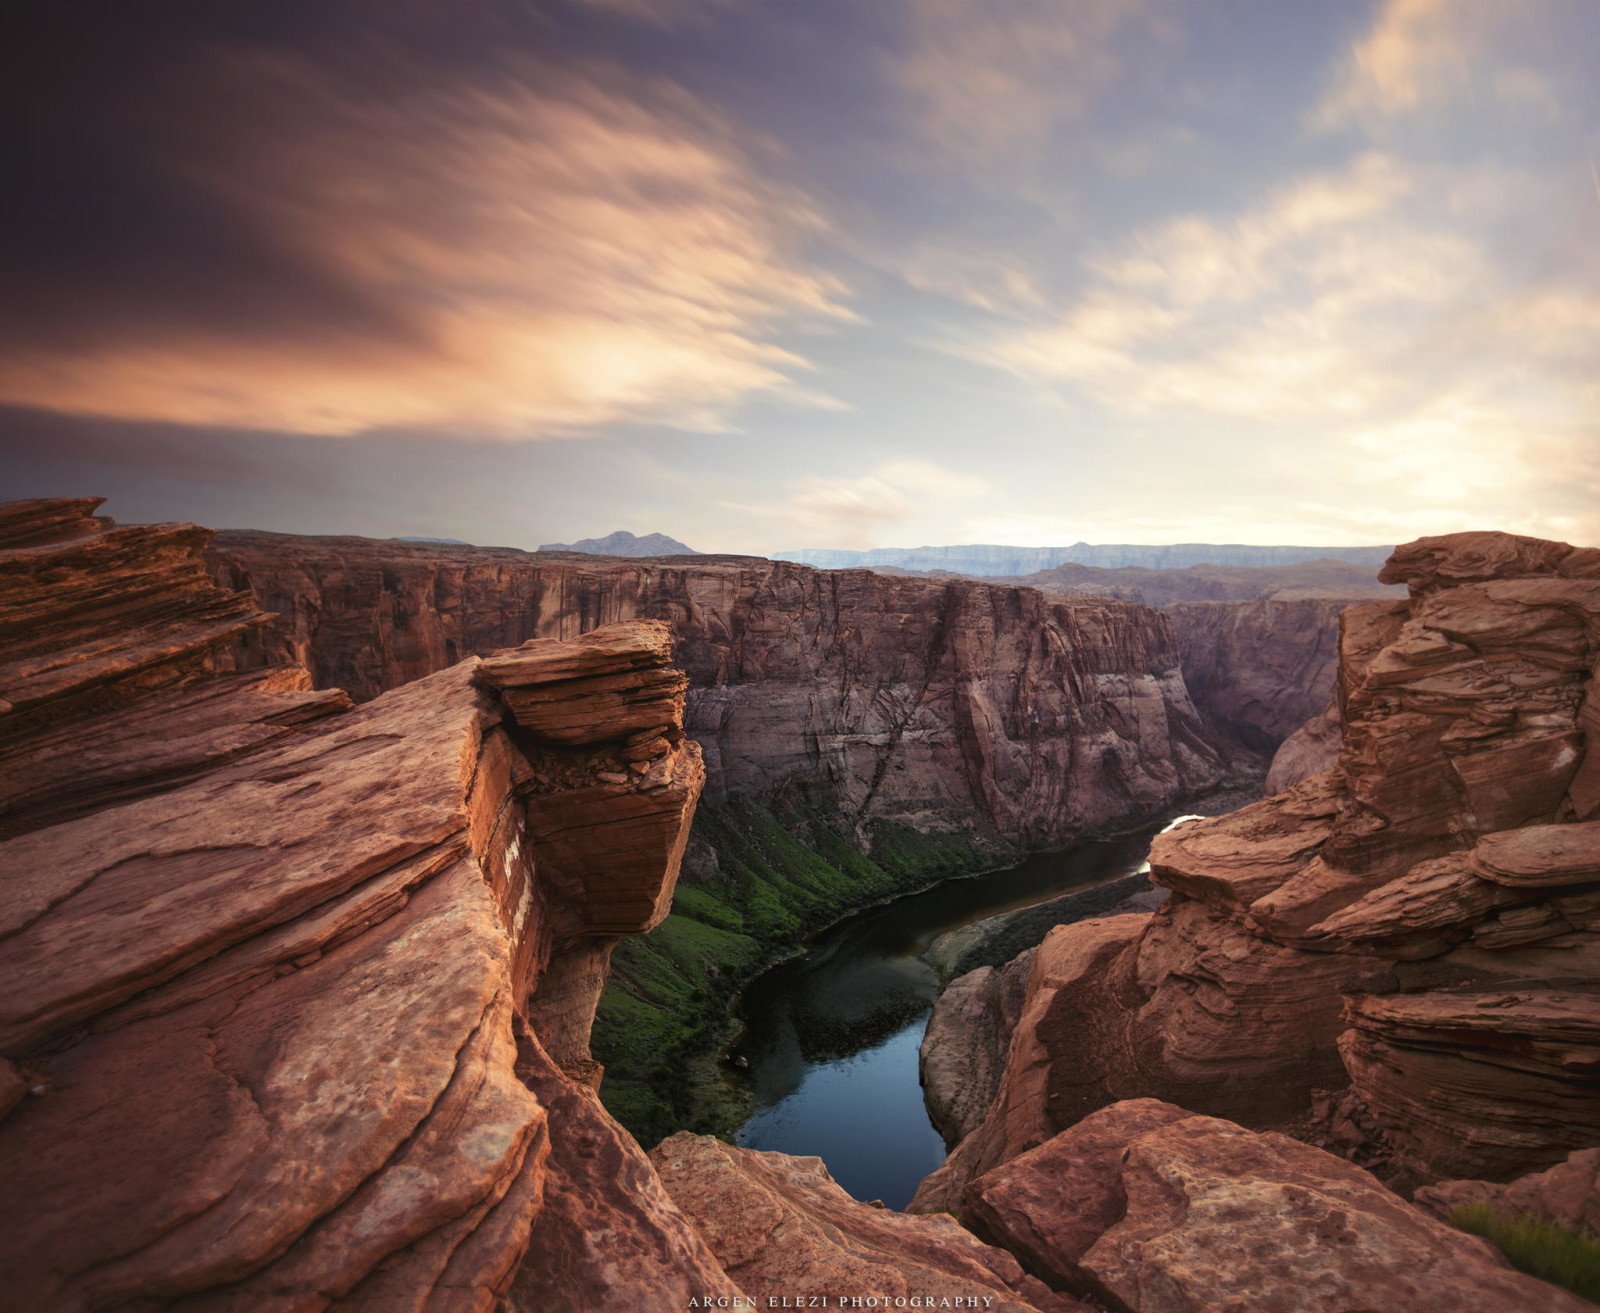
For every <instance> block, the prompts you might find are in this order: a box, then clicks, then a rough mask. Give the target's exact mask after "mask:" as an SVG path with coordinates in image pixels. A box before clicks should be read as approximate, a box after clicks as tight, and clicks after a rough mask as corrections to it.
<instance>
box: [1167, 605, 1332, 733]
mask: <svg viewBox="0 0 1600 1313" xmlns="http://www.w3.org/2000/svg"><path fill="white" fill-rule="evenodd" d="M1349 605H1350V599H1348V598H1333V599H1303V600H1299V601H1256V602H1188V603H1181V604H1179V605H1176V606H1170V607H1168V608H1167V614H1168V615H1169V616H1171V617H1172V623H1173V627H1174V628H1175V629H1176V630H1177V633H1178V655H1179V659H1180V661H1181V663H1182V667H1183V680H1184V685H1185V687H1187V688H1188V690H1189V696H1190V698H1191V699H1193V701H1194V704H1195V706H1196V707H1198V708H1199V709H1200V710H1201V711H1202V712H1203V713H1204V714H1205V715H1206V716H1208V717H1209V718H1210V720H1211V722H1212V724H1213V725H1215V726H1216V727H1217V728H1218V730H1219V731H1220V733H1218V734H1217V735H1215V736H1214V737H1216V738H1217V739H1218V740H1222V741H1225V740H1226V739H1228V738H1231V739H1232V740H1234V741H1236V742H1238V743H1239V744H1241V745H1242V746H1244V747H1246V748H1251V749H1254V750H1256V751H1258V752H1270V751H1272V750H1273V749H1276V748H1277V747H1278V745H1279V744H1281V743H1282V742H1283V741H1284V740H1285V739H1287V738H1289V737H1290V736H1291V735H1293V734H1295V733H1296V732H1297V731H1298V730H1300V729H1301V727H1302V726H1303V725H1305V723H1306V722H1307V721H1309V720H1311V719H1312V718H1313V717H1314V716H1316V715H1317V714H1318V713H1319V712H1320V711H1322V710H1323V709H1324V708H1325V707H1326V706H1327V705H1328V701H1329V699H1330V698H1331V697H1332V695H1333V689H1334V682H1335V679H1336V678H1337V675H1338V667H1339V619H1338V617H1339V613H1340V612H1341V611H1343V610H1344V609H1345V607H1347V606H1349Z"/></svg>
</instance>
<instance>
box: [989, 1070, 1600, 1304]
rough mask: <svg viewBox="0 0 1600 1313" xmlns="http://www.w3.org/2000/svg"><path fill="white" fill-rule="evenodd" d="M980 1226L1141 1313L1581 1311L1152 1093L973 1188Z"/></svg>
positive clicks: (1358, 1188)
mask: <svg viewBox="0 0 1600 1313" xmlns="http://www.w3.org/2000/svg"><path fill="white" fill-rule="evenodd" d="M968 1193H969V1197H970V1205H969V1213H970V1215H971V1216H972V1217H973V1219H974V1224H975V1225H976V1226H977V1227H978V1229H979V1230H980V1232H981V1233H982V1234H984V1235H986V1236H988V1237H989V1238H990V1239H991V1240H993V1241H996V1242H997V1243H1001V1244H1004V1245H1006V1246H1007V1247H1008V1248H1010V1249H1012V1250H1013V1251H1014V1252H1015V1253H1017V1254H1018V1256H1019V1257H1022V1258H1024V1260H1025V1261H1026V1263H1027V1264H1028V1266H1029V1267H1030V1268H1031V1269H1032V1270H1033V1271H1034V1272H1035V1273H1037V1274H1038V1275H1040V1276H1043V1277H1046V1278H1048V1279H1049V1280H1050V1281H1051V1282H1052V1283H1053V1284H1055V1285H1056V1286H1057V1287H1058V1288H1061V1289H1064V1290H1068V1291H1075V1292H1077V1293H1079V1294H1082V1295H1084V1296H1086V1297H1092V1298H1095V1299H1097V1300H1099V1301H1102V1302H1104V1303H1105V1304H1106V1305H1107V1306H1109V1307H1112V1308H1119V1309H1131V1310H1135V1311H1136V1313H1236V1311H1237V1310H1243V1309H1268V1308H1270V1309H1273V1310H1275V1311H1281V1313H1324V1311H1325V1310H1328V1309H1350V1310H1357V1309H1360V1310H1366V1309H1387V1308H1404V1309H1419V1310H1432V1311H1433V1313H1457V1310H1460V1309H1463V1308H1471V1309H1473V1310H1476V1311H1477V1313H1527V1311H1528V1310H1535V1309H1536V1310H1539V1313H1581V1310H1584V1309H1587V1308H1590V1307H1592V1306H1591V1305H1590V1304H1589V1303H1588V1302H1587V1301H1585V1300H1582V1299H1579V1298H1578V1297H1577V1296H1575V1295H1571V1294H1568V1293H1567V1292H1566V1291H1564V1290H1560V1289H1557V1288H1556V1287H1554V1286H1551V1285H1547V1284H1546V1283H1544V1282H1542V1281H1538V1280H1536V1279H1534V1278H1533V1277H1530V1276H1525V1275H1523V1274H1522V1273H1520V1272H1516V1271H1513V1270H1512V1269H1511V1267H1510V1265H1509V1264H1508V1263H1507V1262H1506V1261H1505V1260H1504V1259H1503V1258H1502V1257H1501V1256H1500V1255H1499V1254H1498V1253H1497V1252H1496V1251H1495V1250H1494V1249H1493V1248H1492V1247H1491V1246H1490V1245H1489V1244H1487V1243H1486V1242H1484V1241H1482V1240H1478V1239H1476V1238H1474V1237H1472V1236H1468V1235H1464V1234H1462V1233H1461V1232H1459V1231H1456V1230H1454V1229H1453V1228H1451V1227H1449V1226H1447V1225H1444V1224H1443V1223H1441V1222H1440V1221H1438V1220H1436V1219H1435V1218H1434V1217H1432V1216H1429V1215H1428V1214H1427V1213H1426V1212H1424V1211H1423V1210H1422V1209H1419V1208H1415V1207H1412V1206H1411V1205H1409V1204H1407V1203H1406V1202H1405V1201H1403V1200H1402V1199H1400V1198H1399V1197H1398V1196H1397V1195H1395V1194H1393V1193H1392V1192H1391V1191H1389V1190H1388V1189H1386V1188H1385V1187H1384V1186H1382V1185H1381V1184H1380V1183H1379V1182H1378V1181H1377V1180H1376V1179H1375V1178H1373V1177H1372V1176H1371V1175H1369V1174H1368V1173H1367V1172H1365V1171H1363V1170H1361V1169H1360V1168H1359V1167H1356V1166H1353V1165H1352V1164H1350V1163H1347V1162H1344V1161H1342V1160H1341V1159H1338V1158H1335V1157H1334V1156H1332V1155H1331V1154H1328V1153H1324V1152H1323V1151H1321V1150H1320V1149H1314V1148H1312V1147H1311V1146H1309V1145H1305V1144H1301V1143H1299V1142H1298V1141H1295V1140H1292V1139H1289V1138H1288V1137H1287V1136H1284V1135H1275V1134H1264V1135H1263V1134H1258V1133H1256V1132H1253V1131H1249V1130H1246V1129H1244V1128H1243V1127H1240V1126H1236V1125H1234V1124H1232V1123H1231V1122H1226V1121H1221V1120H1219V1119H1217V1118H1213V1117H1197V1116H1192V1115H1191V1114H1189V1113H1188V1112H1186V1111H1184V1110H1183V1109H1182V1108H1178V1107H1174V1106H1173V1105H1171V1104H1166V1103H1161V1102H1158V1101H1156V1100H1153V1099H1139V1100H1134V1101H1131V1102H1128V1103H1118V1104H1115V1105H1113V1106H1111V1107H1109V1108H1106V1109H1103V1110H1102V1111H1100V1112H1097V1113H1095V1114H1093V1115H1092V1116H1090V1117H1088V1118H1086V1119H1085V1120H1084V1121H1082V1122H1081V1123H1079V1124H1078V1125H1077V1126H1075V1127H1073V1128H1072V1129H1071V1130H1068V1131H1064V1132H1062V1133H1061V1134H1060V1135H1058V1136H1056V1137H1055V1138H1053V1139H1052V1140H1050V1141H1048V1142H1047V1143H1046V1144H1043V1145H1041V1146H1039V1147H1038V1148H1036V1149H1034V1150H1032V1151H1031V1152H1029V1153H1026V1154H1023V1155H1022V1156H1021V1157H1019V1158H1017V1159H1015V1160H1013V1161H1012V1162H1010V1163H1007V1164H1006V1165H1005V1166H1003V1167H1000V1168H997V1169H996V1170H994V1171H992V1172H990V1173H988V1174H987V1175H986V1176H983V1177H980V1178H979V1179H978V1180H976V1181H974V1182H973V1183H972V1185H971V1186H970V1187H969V1191H968Z"/></svg>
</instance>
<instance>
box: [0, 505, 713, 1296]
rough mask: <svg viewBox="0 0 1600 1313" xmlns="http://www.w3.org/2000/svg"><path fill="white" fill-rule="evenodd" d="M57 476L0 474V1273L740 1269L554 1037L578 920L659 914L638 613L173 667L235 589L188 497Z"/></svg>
mask: <svg viewBox="0 0 1600 1313" xmlns="http://www.w3.org/2000/svg"><path fill="white" fill-rule="evenodd" d="M94 506H95V502H94V501H92V500H84V501H76V502H74V501H46V502H35V503H23V504H20V505H12V506H9V507H5V508H0V677H3V681H4V682H3V685H0V687H3V688H4V693H5V699H6V700H5V703H4V704H3V706H0V744H3V745H4V750H5V752H6V763H7V769H6V774H5V788H6V794H7V798H6V802H7V806H6V812H5V815H6V823H7V827H8V836H9V837H7V838H6V839H5V840H4V842H0V869H3V870H4V871H5V879H6V887H7V899H6V904H5V911H4V913H3V921H0V936H3V937H4V938H5V941H6V951H5V953H4V954H3V955H0V1000H3V1001H0V1177H3V1178H4V1179H5V1181H6V1183H7V1188H6V1190H5V1191H4V1192H3V1198H0V1281H3V1283H4V1287H5V1290H6V1298H7V1299H8V1300H10V1301H13V1302H14V1304H15V1306H16V1307H18V1308H27V1309H30V1310H40V1311H41V1313H46V1311H51V1313H53V1311H55V1310H73V1311H87V1310H100V1309H111V1308H130V1307H139V1308H154V1307H160V1308H193V1309H200V1308H207V1309H238V1310H241V1311H242V1310H247V1309H248V1310H254V1309H260V1308H268V1307H270V1308H275V1309H284V1310H290V1309H305V1310H321V1309H329V1308H338V1309H373V1310H383V1311H384V1313H391V1311H392V1310H396V1309H402V1308H403V1309H412V1310H444V1309H450V1310H466V1309H474V1310H487V1309H489V1308H499V1309H501V1310H505V1311H506V1313H515V1311H517V1310H523V1309H526V1310H530V1311H531V1310H538V1311H539V1313H551V1311H552V1310H561V1309H567V1308H573V1309H576V1308H580V1307H581V1308H585V1309H590V1310H593V1309H613V1310H617V1311H618V1313H621V1310H631V1309H638V1308H643V1307H650V1306H652V1304H655V1303H657V1302H659V1301H666V1302H668V1303H670V1304H672V1305H673V1306H675V1307H683V1306H685V1304H686V1301H687V1300H688V1299H689V1298H690V1296H691V1295H696V1294H711V1295H713V1296H717V1295H730V1296H731V1295H734V1294H737V1293H738V1292H737V1288H736V1287H735V1286H733V1284H732V1283H731V1282H729V1281H728V1279H727V1278H726V1276H725V1275H724V1274H723V1272H722V1270H721V1268H720V1266H719V1265H718V1263H717V1262H716V1260H715V1258H714V1256H713V1255H712V1254H711V1253H710V1251H709V1250H708V1249H707V1248H706V1246H705V1245H704V1243H703V1241H702V1240H701V1239H700V1237H699V1234H698V1233H697V1232H696V1231H695V1230H694V1228H693V1227H692V1226H691V1225H690V1224H689V1223H688V1221H687V1219H685V1218H684V1216H683V1215H682V1214H681V1212H679V1210H678V1209H677V1208H676V1207H675V1206H674V1205H673V1204H672V1202H671V1200H670V1198H669V1197H668V1196H667V1194H666V1192H665V1191H664V1190H663V1189H662V1188H661V1185H660V1182H659V1180H658V1178H657V1177H656V1175H655V1173H654V1171H653V1170H652V1169H651V1168H650V1166H649V1163H648V1162H647V1161H646V1160H645V1158H644V1156H643V1154H642V1153H641V1151H640V1150H639V1148H638V1146H637V1145H636V1144H635V1143H634V1142H633V1141H632V1140H631V1139H629V1138H628V1137H627V1136H626V1135H625V1134H624V1133H623V1132H621V1131H620V1129H619V1128H617V1127H616V1125H615V1124H614V1123H613V1122H612V1121H611V1120H610V1118H609V1117H607V1116H606V1114H605V1113H604V1111H603V1110H602V1109H601V1107H600V1105H599V1103H598V1101H597V1100H596V1099H595V1097H594V1095H593V1092H592V1085H593V1084H594V1082H595V1080H596V1078H597V1076H598V1072H597V1071H596V1069H595V1067H594V1065H593V1063H592V1062H591V1061H590V1060H589V1058H588V1053H587V1045H586V1038H587V1032H588V1025H589V1020H590V1018H591V1017H592V1015H593V1011H594V1003H595V998H596V995H597V993H598V990H599V987H600V985H601V984H602V983H603V978H604V972H605V958H606V956H607V954H608V952H609V950H610V947H611V945H612V944H614V943H615V942H616V940H617V938H618V937H620V936H623V935H628V934H634V933H637V932H640V931H643V930H646V929H648V928H650V927H651V926H652V925H654V924H656V923H657V922H658V921H659V920H660V919H661V918H662V917H663V916H665V914H666V911H667V907H668V904H669V902H670V899H671V896H672V889H673V883H674V880H675V877H676V874H677V867H678V862H679V859H680V857H681V854H682V851H683V845H684V842H685V840H686V837H687V832H688V826H689V820H690V816H691V814H692V811H693V807H694V802H695V798H696V795H697V794H698V792H699V790H700V787H701V783H702V779H703V775H702V770H701V765H700V760H699V751H698V749H697V747H696V746H695V745H694V744H693V743H692V742H689V741H688V740H686V739H685V737H684V735H683V732H682V706H683V689H684V685H685V683H686V680H685V678H684V677H683V676H682V674H681V673H679V672H678V671H676V670H674V669H672V668H671V667H670V665H669V650H670V640H669V635H668V633H667V630H666V628H665V626H663V625H660V624H654V623H650V622H640V623H635V624H626V625H613V626H610V627H607V628H604V629H601V630H598V631H596V632H594V633H592V634H589V635H586V636H585V637H583V638H582V639H579V640H578V641H576V642H571V643H557V642H548V641H538V642H534V643H531V644H528V645H526V646H523V647H519V648H516V649H514V650H512V651H509V652H506V653H503V654H500V655H498V656H494V657H490V658H487V659H484V660H476V659H473V660H467V661H464V662H461V663H459V664H457V665H455V666H453V667H451V668H449V669H447V670H444V671H441V672H439V673H437V674H434V675H431V676H428V677H426V678H423V679H419V680H417V681H415V682H413V683H411V684H409V685H408V686H407V687H405V688H403V689H399V690H396V691H393V692H391V693H388V694H385V695H383V696H380V697H378V698H376V699H374V700H372V701H370V702H368V703H366V704H365V705H364V706H360V707H356V708H352V707H351V705H350V703H349V701H348V700H347V699H345V698H344V697H343V696H342V695H340V694H337V693H329V692H322V693H314V692H312V691H310V689H309V684H310V681H309V679H308V678H307V675H306V672H305V671H304V670H303V669H295V668H293V667H278V668H275V669H268V670H262V671H258V672H255V673H252V674H250V675H247V676H240V675H238V674H222V675H216V674H213V673H211V672H209V671H208V670H207V669H206V666H205V657H206V655H207V653H208V652H210V651H212V650H214V649H215V648H216V647H217V646H218V645H219V644H221V643H224V642H226V641H228V640H229V639H230V638H232V637H234V636H236V635H237V634H238V633H239V632H240V630H241V629H242V628H245V627H249V626H253V625H257V624H260V623H261V622H262V621H263V619H264V617H262V616H260V615H259V614H257V613H256V612H255V610H254V608H253V606H252V605H251V603H250V601H249V599H248V597H245V596H240V595H236V594H232V593H229V592H226V591H224V590H222V589H219V588H217V587H215V586H214V585H213V584H212V583H211V582H210V580H209V578H208V577H207V575H206V574H205V571H204V568H203V566H202V563H201V560H200V551H201V549H202V547H203V546H204V543H205V540H206V537H207V534H206V533H205V531H203V530H199V529H196V528H195V527H194V526H190V525H157V526H141V527H134V528H127V529H119V528H117V527H115V526H114V525H113V524H112V523H111V522H110V521H107V520H104V519H101V518H97V517H94V516H93V515H92V511H93V509H94ZM74 744H75V745H76V748H77V754H76V758H75V759H74V758H73V754H72V752H71V751H70V748H71V746H72V745H74ZM140 745H143V752H141V751H140V750H139V749H140ZM35 760H36V761H39V762H41V763H43V764H44V765H45V766H47V768H48V773H49V778H50V779H51V781H53V785H54V788H55V789H56V790H58V791H59V793H60V794H61V795H62V796H61V797H59V798H57V799H54V800H52V799H50V798H46V797H43V796H42V795H41V792H40V790H39V789H38V788H37V787H36V786H35V784H34V783H32V782H30V780H29V778H28V763H29V762H30V761H35ZM603 1233H610V1234H612V1235H613V1236H614V1237H615V1238H616V1239H615V1242H614V1243H613V1244H612V1245H611V1246H609V1247H608V1250H607V1253H606V1254H605V1256H604V1264H603V1266H602V1265H601V1264H600V1263H598V1262H597V1261H596V1256H595V1254H594V1252H593V1243H594V1241H593V1237H594V1236H595V1235H596V1234H603ZM572 1272H580V1273H588V1287H589V1288H587V1289H585V1288H582V1287H575V1286H574V1285H573V1283H571V1282H567V1281H566V1280H565V1278H566V1277H567V1276H569V1275H570V1274H571V1273H572ZM596 1286H598V1287H600V1289H599V1291H598V1293H596V1291H595V1289H594V1287H596Z"/></svg>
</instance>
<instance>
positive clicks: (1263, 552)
mask: <svg viewBox="0 0 1600 1313" xmlns="http://www.w3.org/2000/svg"><path fill="white" fill-rule="evenodd" d="M1393 550H1394V548H1393V547H1254V546H1248V545H1246V544H1243V543H1173V544H1171V545H1170V546H1164V547H1157V546H1152V547H1146V546H1139V545H1135V544H1127V543H1115V544H1098V545H1096V544H1092V543H1074V544H1073V545H1072V546H1071V547H996V546H990V545H987V544H967V545H965V546H960V547H875V548H873V549H872V550H871V551H865V552H853V551H845V550H842V549H838V548H830V547H802V548H798V549H796V550H794V551H787V552H773V553H772V557H773V559H774V560H777V561H800V562H802V563H804V564H806V565H814V566H817V567H819V568H820V569H823V570H848V569H852V568H859V567H863V566H864V567H866V568H868V569H872V568H876V567H878V566H884V565H893V566H899V567H900V568H902V569H906V570H950V571H952V572H954V573H956V574H971V575H979V576H985V575H1024V574H1034V573H1036V572H1037V571H1039V570H1053V569H1054V568H1055V567H1056V566H1058V565H1066V564H1068V563H1069V562H1070V563H1072V564H1076V565H1090V566H1097V567H1100V568H1102V569H1117V568H1120V567H1123V566H1130V565H1133V566H1139V567H1141V568H1143V569H1146V570H1181V569H1185V568H1186V567H1188V566H1191V565H1246V566H1256V567H1260V566H1282V565H1296V564H1298V563H1300V562H1301V561H1318V560H1322V561H1329V560H1332V561H1348V562H1349V563H1350V564H1352V565H1365V566H1371V567H1373V568H1374V569H1376V568H1377V567H1378V566H1380V565H1382V564H1383V563H1384V561H1386V560H1387V559H1388V558H1389V553H1390V552H1392V551H1393Z"/></svg>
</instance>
